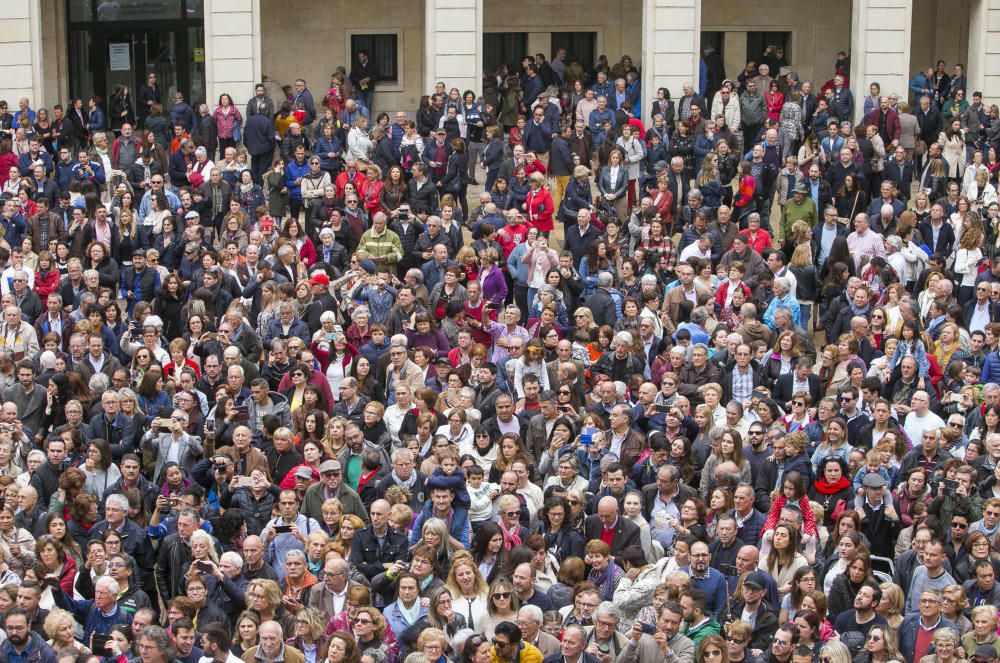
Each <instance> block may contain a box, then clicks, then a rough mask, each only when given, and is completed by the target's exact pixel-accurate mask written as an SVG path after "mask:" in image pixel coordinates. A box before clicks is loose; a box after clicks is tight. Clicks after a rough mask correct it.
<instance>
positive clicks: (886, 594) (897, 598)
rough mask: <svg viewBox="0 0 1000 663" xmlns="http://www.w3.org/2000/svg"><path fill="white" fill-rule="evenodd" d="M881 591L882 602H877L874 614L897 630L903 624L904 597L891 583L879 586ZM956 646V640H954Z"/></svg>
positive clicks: (898, 587)
mask: <svg viewBox="0 0 1000 663" xmlns="http://www.w3.org/2000/svg"><path fill="white" fill-rule="evenodd" d="M879 589H881V590H882V600H881V601H879V604H878V607H877V608H876V612H878V614H880V615H882V616H883V617H885V621H887V622H888V623H889V626H891V627H892V628H899V625H900V624H902V623H903V608H904V607H905V605H906V597H905V596H903V590H902V589H901V588H900V586H899V585H897V584H895V583H892V582H883V583H882V584H881V585H879ZM955 642H956V644H957V642H958V640H957V639H956V641H955Z"/></svg>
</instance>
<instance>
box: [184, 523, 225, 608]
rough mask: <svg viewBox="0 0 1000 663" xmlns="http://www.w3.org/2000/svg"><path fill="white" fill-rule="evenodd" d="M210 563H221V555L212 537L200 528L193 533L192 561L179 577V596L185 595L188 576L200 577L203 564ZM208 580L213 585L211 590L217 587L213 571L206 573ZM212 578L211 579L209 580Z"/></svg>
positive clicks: (213, 564)
mask: <svg viewBox="0 0 1000 663" xmlns="http://www.w3.org/2000/svg"><path fill="white" fill-rule="evenodd" d="M202 564H208V565H211V566H218V565H219V556H218V554H216V552H215V545H214V544H213V542H212V537H211V535H209V534H208V533H207V532H205V531H204V530H201V529H198V530H195V531H194V534H192V535H191V561H190V562H188V565H187V568H186V569H184V573H183V574H182V575H181V577H180V578H178V583H179V585H178V592H177V596H183V595H184V591H185V590H184V583H185V582H186V581H187V579H188V578H194V577H200V576H202V575H203V573H202V571H201V565H202ZM204 577H205V578H206V582H207V583H208V584H210V585H211V586H210V587H209V588H208V589H209V590H212V589H214V587H215V577H214V576H212V575H211V573H204ZM209 579H210V580H209Z"/></svg>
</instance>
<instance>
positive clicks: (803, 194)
mask: <svg viewBox="0 0 1000 663" xmlns="http://www.w3.org/2000/svg"><path fill="white" fill-rule="evenodd" d="M808 194H809V186H808V185H807V184H806V183H805V182H797V183H796V184H795V188H794V189H792V197H791V198H790V199H789V200H786V201H785V205H784V207H783V208H782V211H781V236H782V237H783V238H785V239H788V238H790V237H791V236H792V224H793V223H795V222H796V221H800V220H801V221H805V222H806V223H808V224H809V227H810V228H812V227H813V226H815V225H816V223H817V221H818V217H817V215H816V203H815V201H813V199H812V197H811V196H809V195H808Z"/></svg>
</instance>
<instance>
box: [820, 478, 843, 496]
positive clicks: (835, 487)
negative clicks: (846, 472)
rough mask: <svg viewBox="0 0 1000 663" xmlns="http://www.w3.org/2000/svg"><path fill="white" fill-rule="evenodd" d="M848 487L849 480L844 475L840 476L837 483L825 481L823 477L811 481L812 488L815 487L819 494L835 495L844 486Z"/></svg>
mask: <svg viewBox="0 0 1000 663" xmlns="http://www.w3.org/2000/svg"><path fill="white" fill-rule="evenodd" d="M850 487H851V482H850V481H848V480H847V479H845V478H844V477H840V481H838V482H837V483H827V482H826V479H825V478H822V479H819V480H818V481H816V482H814V483H813V488H815V489H816V492H817V493H819V494H820V495H836V494H837V493H839V492H840V491H842V490H844V489H845V488H850Z"/></svg>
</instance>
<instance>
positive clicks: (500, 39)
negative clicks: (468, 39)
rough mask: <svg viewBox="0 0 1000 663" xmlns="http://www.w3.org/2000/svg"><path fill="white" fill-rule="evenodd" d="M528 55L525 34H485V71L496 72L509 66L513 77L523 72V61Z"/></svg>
mask: <svg viewBox="0 0 1000 663" xmlns="http://www.w3.org/2000/svg"><path fill="white" fill-rule="evenodd" d="M526 55H530V54H529V53H528V35H527V33H524V32H487V33H485V34H483V69H490V70H492V71H496V70H497V69H499V68H500V65H504V64H505V65H507V71H508V72H509V73H511V74H513V75H516V74H517V72H519V71H521V60H523V59H524V56H526Z"/></svg>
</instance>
